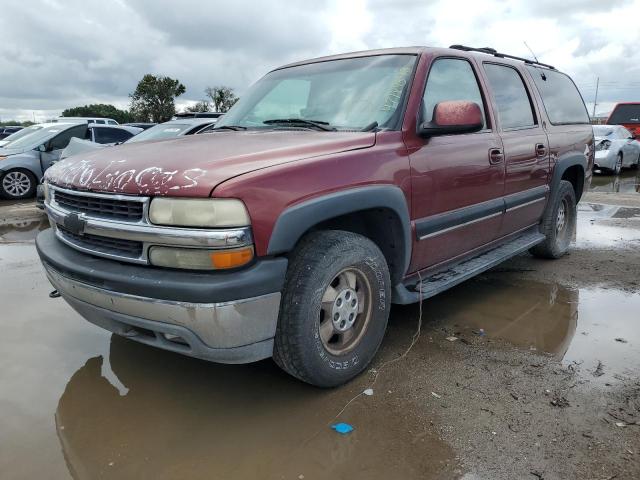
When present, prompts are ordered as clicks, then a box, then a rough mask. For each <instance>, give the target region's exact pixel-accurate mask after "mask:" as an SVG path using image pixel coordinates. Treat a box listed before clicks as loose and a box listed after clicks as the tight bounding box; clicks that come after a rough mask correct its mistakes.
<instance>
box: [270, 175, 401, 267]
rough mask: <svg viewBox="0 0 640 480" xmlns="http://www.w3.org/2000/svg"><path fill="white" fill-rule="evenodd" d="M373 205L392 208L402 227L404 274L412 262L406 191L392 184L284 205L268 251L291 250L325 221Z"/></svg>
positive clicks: (371, 207)
mask: <svg viewBox="0 0 640 480" xmlns="http://www.w3.org/2000/svg"><path fill="white" fill-rule="evenodd" d="M376 208H386V209H389V210H391V211H392V212H393V213H394V214H395V215H396V216H397V217H398V220H399V222H400V225H401V226H402V228H401V229H400V232H399V233H400V235H401V236H402V239H401V242H399V243H400V246H401V247H402V248H403V252H402V253H403V255H402V258H403V262H402V266H403V272H402V274H403V275H404V274H406V272H407V270H408V269H409V263H410V261H411V219H410V217H409V206H408V205H407V200H406V197H405V194H404V192H403V191H402V190H401V189H400V188H398V187H396V186H394V185H372V186H367V187H356V188H350V189H348V190H341V191H338V192H333V193H330V194H327V195H322V196H319V197H314V198H311V199H310V200H305V201H303V202H301V203H298V204H296V205H293V206H291V207H289V208H287V209H286V210H284V211H283V212H282V213H281V214H280V216H279V217H278V220H276V223H275V226H274V228H273V232H272V233H271V238H270V239H269V246H268V247H267V254H268V255H278V254H282V253H287V252H290V251H291V250H293V248H294V247H295V245H296V244H297V243H298V240H300V238H301V237H302V236H303V235H304V234H305V232H307V231H308V230H309V229H311V228H313V227H314V226H315V225H318V224H319V223H322V222H324V221H326V220H331V219H332V218H336V217H339V216H342V215H346V214H349V213H357V212H358V211H364V210H371V209H376Z"/></svg>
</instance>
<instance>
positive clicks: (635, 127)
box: [607, 102, 640, 138]
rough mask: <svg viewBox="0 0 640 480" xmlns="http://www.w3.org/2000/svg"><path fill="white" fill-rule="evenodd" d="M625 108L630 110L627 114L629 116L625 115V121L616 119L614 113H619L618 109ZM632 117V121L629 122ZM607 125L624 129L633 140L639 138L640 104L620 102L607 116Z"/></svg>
mask: <svg viewBox="0 0 640 480" xmlns="http://www.w3.org/2000/svg"><path fill="white" fill-rule="evenodd" d="M622 108H626V109H629V110H631V111H630V112H628V113H629V114H628V115H627V114H625V117H627V120H625V119H617V118H616V116H617V115H616V113H617V111H618V112H619V110H620V109H622ZM631 117H633V119H634V121H632V122H630V121H628V120H630V118H631ZM607 125H622V126H623V127H624V128H626V129H627V130H629V131H630V132H631V135H633V136H634V138H640V102H620V103H617V104H616V106H615V107H613V110H611V113H610V114H609V118H607Z"/></svg>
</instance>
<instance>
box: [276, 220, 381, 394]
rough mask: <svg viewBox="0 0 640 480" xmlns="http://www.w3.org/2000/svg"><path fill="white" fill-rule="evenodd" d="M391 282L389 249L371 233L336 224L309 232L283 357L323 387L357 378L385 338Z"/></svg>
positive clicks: (295, 262)
mask: <svg viewBox="0 0 640 480" xmlns="http://www.w3.org/2000/svg"><path fill="white" fill-rule="evenodd" d="M390 283H391V282H390V279H389V270H388V267H387V262H386V261H385V258H384V255H383V254H382V252H381V251H380V249H379V248H378V247H377V246H376V244H375V243H373V242H372V241H371V240H369V239H368V238H366V237H363V236H362V235H358V234H355V233H352V232H345V231H337V230H330V231H322V232H316V233H313V234H310V235H309V236H307V237H306V238H305V239H303V240H302V241H301V243H300V245H299V246H298V247H297V248H296V250H295V251H294V253H293V255H292V257H291V259H290V265H289V270H288V272H287V279H286V283H285V289H284V292H283V295H282V303H281V308H280V318H279V321H278V328H277V331H276V338H275V348H274V360H275V361H276V363H277V364H278V365H279V366H280V367H281V368H283V369H284V370H285V371H286V372H288V373H290V374H291V375H293V376H294V377H296V378H298V379H300V380H302V381H304V382H307V383H310V384H312V385H316V386H319V387H334V386H337V385H341V384H343V383H345V382H347V381H349V380H351V379H352V378H354V377H355V376H357V375H358V374H359V373H361V372H362V371H363V370H364V369H365V368H366V367H367V365H368V364H369V363H370V362H371V360H372V359H373V357H374V355H375V354H376V352H377V350H378V348H379V346H380V343H381V342H382V338H383V336H384V333H385V330H386V327H387V319H388V317H389V310H390V307H391V305H390V301H391V287H390Z"/></svg>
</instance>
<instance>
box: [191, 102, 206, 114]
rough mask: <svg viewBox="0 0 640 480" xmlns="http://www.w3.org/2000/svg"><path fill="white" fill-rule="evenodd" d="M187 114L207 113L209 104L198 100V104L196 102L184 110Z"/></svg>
mask: <svg viewBox="0 0 640 480" xmlns="http://www.w3.org/2000/svg"><path fill="white" fill-rule="evenodd" d="M186 111H187V112H196V113H200V112H208V111H209V102H207V101H206V100H200V101H199V102H196V103H195V104H194V105H189V106H188V107H187V108H186Z"/></svg>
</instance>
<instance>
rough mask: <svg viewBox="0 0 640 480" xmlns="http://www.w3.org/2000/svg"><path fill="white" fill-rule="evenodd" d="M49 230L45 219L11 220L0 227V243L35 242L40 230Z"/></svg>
mask: <svg viewBox="0 0 640 480" xmlns="http://www.w3.org/2000/svg"><path fill="white" fill-rule="evenodd" d="M47 228H49V221H48V220H47V218H46V217H43V218H41V219H38V220H13V221H11V222H9V223H5V224H2V225H0V243H20V242H28V241H31V240H35V238H36V236H37V235H38V233H39V232H41V231H42V230H46V229H47Z"/></svg>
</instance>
